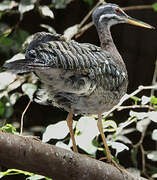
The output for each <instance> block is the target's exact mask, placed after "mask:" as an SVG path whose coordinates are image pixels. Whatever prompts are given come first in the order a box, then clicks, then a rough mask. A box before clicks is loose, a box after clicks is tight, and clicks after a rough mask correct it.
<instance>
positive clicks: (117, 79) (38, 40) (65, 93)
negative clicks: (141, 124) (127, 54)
mask: <svg viewBox="0 0 157 180" xmlns="http://www.w3.org/2000/svg"><path fill="white" fill-rule="evenodd" d="M92 18H93V22H94V24H95V26H96V29H97V32H98V35H99V38H100V42H101V47H97V46H95V45H93V44H89V43H78V42H76V41H74V40H69V41H68V40H66V39H65V38H64V37H63V36H62V35H59V34H51V33H46V32H39V33H36V34H35V35H34V38H33V40H32V42H31V43H30V44H29V46H28V48H27V50H26V55H25V59H21V60H16V61H14V62H8V63H6V64H5V67H7V68H8V69H9V70H11V71H12V72H14V73H24V72H34V73H35V74H36V75H37V76H38V77H39V79H40V80H41V82H42V84H43V86H42V89H40V90H39V91H38V99H37V101H38V102H39V103H43V104H52V105H54V106H57V107H61V108H64V109H65V110H66V111H68V112H69V115H68V117H67V124H68V126H69V130H70V135H71V138H72V142H73V149H74V151H77V146H76V143H75V138H74V133H73V128H72V123H73V120H72V118H73V114H82V115H90V114H98V129H99V131H100V134H101V137H102V140H103V143H104V146H105V149H106V155H107V160H108V161H110V162H111V161H112V156H111V154H110V151H109V148H108V146H107V143H106V139H105V136H104V133H103V126H102V120H101V114H102V113H103V112H105V111H108V110H110V109H111V108H112V107H113V106H114V105H116V104H117V103H118V102H119V100H120V99H121V97H122V96H123V95H124V94H125V93H126V91H127V85H128V76H127V71H126V67H125V64H124V62H123V59H122V58H121V56H120V54H119V52H118V51H117V49H116V46H115V45H114V43H113V40H112V37H111V33H110V27H111V26H112V25H115V24H119V23H129V24H133V25H137V26H141V27H145V28H150V29H151V28H153V27H152V26H150V25H148V24H146V23H144V22H141V21H139V20H136V19H133V18H131V17H130V16H128V15H127V14H126V13H125V12H124V11H123V10H122V9H121V8H120V7H119V6H118V5H116V4H110V3H104V4H102V5H100V6H99V7H97V8H96V9H95V10H94V12H93V14H92Z"/></svg>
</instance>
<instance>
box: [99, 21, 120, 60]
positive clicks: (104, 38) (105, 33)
mask: <svg viewBox="0 0 157 180" xmlns="http://www.w3.org/2000/svg"><path fill="white" fill-rule="evenodd" d="M97 28H98V29H97V30H98V34H99V39H100V42H101V48H103V49H104V50H106V51H108V52H109V53H110V54H111V55H112V56H113V57H115V59H118V60H119V61H121V62H123V60H122V57H121V55H120V54H119V52H118V50H117V48H116V46H115V44H114V42H113V39H112V36H111V32H110V27H108V26H107V25H106V26H104V25H101V24H100V25H99V26H98V27H97Z"/></svg>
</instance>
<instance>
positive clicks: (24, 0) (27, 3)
mask: <svg viewBox="0 0 157 180" xmlns="http://www.w3.org/2000/svg"><path fill="white" fill-rule="evenodd" d="M35 2H36V0H21V1H20V4H19V8H18V10H19V12H20V13H21V14H23V13H25V12H28V11H31V10H32V9H34V7H35V5H34V4H35Z"/></svg>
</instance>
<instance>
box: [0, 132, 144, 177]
mask: <svg viewBox="0 0 157 180" xmlns="http://www.w3.org/2000/svg"><path fill="white" fill-rule="evenodd" d="M0 147H1V148H0V165H1V166H5V167H8V168H17V169H21V170H25V171H29V172H33V173H36V174H41V175H44V176H47V177H51V178H53V180H61V179H64V180H69V179H70V180H80V179H81V180H89V179H90V180H96V179H97V180H104V179H110V180H125V179H127V180H138V179H142V180H145V179H144V178H137V177H135V175H131V174H130V173H129V172H127V171H126V170H122V172H121V171H119V170H118V169H117V168H116V167H114V166H112V165H110V164H107V163H104V162H101V161H98V160H95V159H93V158H90V157H88V156H86V155H81V154H78V153H74V152H72V151H68V150H65V149H62V148H59V147H56V146H53V145H49V144H45V143H42V142H40V141H37V140H35V139H33V138H30V137H22V136H18V135H14V134H8V133H5V132H0Z"/></svg>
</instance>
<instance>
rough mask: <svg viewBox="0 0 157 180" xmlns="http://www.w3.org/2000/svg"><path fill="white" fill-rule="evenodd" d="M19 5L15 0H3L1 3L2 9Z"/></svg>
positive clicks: (0, 7) (0, 8) (0, 9)
mask: <svg viewBox="0 0 157 180" xmlns="http://www.w3.org/2000/svg"><path fill="white" fill-rule="evenodd" d="M17 5H18V3H17V2H15V1H13V0H12V1H10V0H3V1H2V2H1V3H0V11H5V10H8V9H12V8H13V7H16V6H17Z"/></svg>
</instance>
